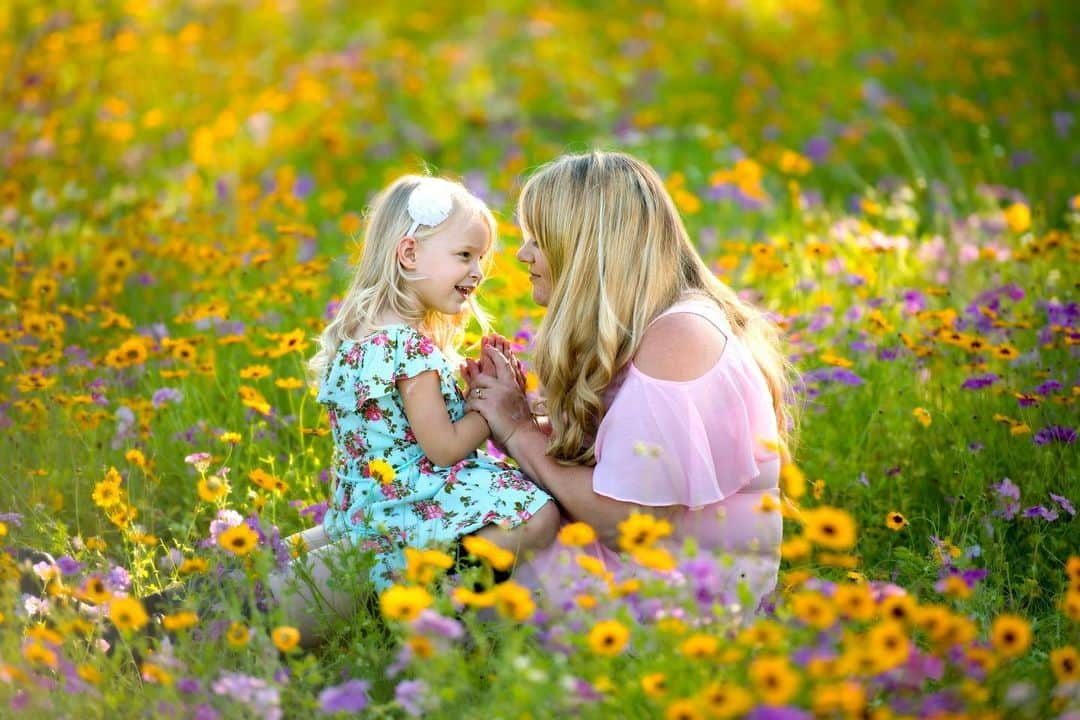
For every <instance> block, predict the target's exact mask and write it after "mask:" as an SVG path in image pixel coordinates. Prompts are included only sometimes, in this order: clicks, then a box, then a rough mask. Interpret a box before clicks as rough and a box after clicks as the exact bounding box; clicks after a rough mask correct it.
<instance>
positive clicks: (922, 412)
mask: <svg viewBox="0 0 1080 720" xmlns="http://www.w3.org/2000/svg"><path fill="white" fill-rule="evenodd" d="M911 414H912V415H913V416H914V417H915V419H916V420H918V421H919V424H920V425H922V426H923V427H930V424H931V423H932V422H933V421H934V420H933V418H931V417H930V411H929V410H927V409H926V408H921V407H917V408H915V409H914V410H912V411H911Z"/></svg>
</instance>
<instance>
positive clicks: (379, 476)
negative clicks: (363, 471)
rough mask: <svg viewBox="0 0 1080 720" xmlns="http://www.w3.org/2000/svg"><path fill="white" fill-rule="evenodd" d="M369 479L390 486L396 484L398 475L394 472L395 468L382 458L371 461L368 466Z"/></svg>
mask: <svg viewBox="0 0 1080 720" xmlns="http://www.w3.org/2000/svg"><path fill="white" fill-rule="evenodd" d="M367 472H368V477H370V478H372V479H374V480H377V481H378V482H379V483H380V484H382V485H389V484H390V483H392V482H394V477H395V476H396V473H395V472H394V466H393V465H391V464H390V463H388V462H386V461H385V460H383V459H382V458H375V459H374V460H369V461H368V464H367Z"/></svg>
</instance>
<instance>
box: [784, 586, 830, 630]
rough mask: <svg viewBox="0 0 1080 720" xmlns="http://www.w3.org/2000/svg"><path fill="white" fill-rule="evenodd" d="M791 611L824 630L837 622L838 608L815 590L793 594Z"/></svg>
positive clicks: (804, 620) (811, 624)
mask: <svg viewBox="0 0 1080 720" xmlns="http://www.w3.org/2000/svg"><path fill="white" fill-rule="evenodd" d="M791 611H792V612H793V613H795V617H797V618H799V619H800V620H802V621H803V622H804V623H806V624H807V625H809V626H810V627H813V628H817V629H818V630H824V629H826V628H828V627H832V625H833V623H835V622H836V608H835V607H834V606H833V604H832V603H831V602H829V600H828V598H826V597H825V596H824V595H822V594H821V593H819V592H816V591H813V590H804V591H802V592H797V593H795V594H794V595H792V596H791Z"/></svg>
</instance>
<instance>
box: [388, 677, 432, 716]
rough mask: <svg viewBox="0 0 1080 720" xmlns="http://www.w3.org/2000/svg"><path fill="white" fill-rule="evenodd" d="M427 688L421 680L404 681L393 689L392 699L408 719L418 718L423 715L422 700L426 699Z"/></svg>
mask: <svg viewBox="0 0 1080 720" xmlns="http://www.w3.org/2000/svg"><path fill="white" fill-rule="evenodd" d="M427 692H428V686H427V683H425V682H424V681H423V680H405V681H403V682H401V683H398V686H397V688H395V689H394V699H395V700H397V702H398V704H399V705H401V707H402V709H403V710H404V711H405V713H406V714H407V715H409V716H410V717H420V716H421V715H422V714H423V711H424V708H423V705H424V699H425V698H426V697H427Z"/></svg>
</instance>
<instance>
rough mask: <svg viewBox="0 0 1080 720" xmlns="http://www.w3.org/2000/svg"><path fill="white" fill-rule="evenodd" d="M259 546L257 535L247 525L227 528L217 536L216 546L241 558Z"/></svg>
mask: <svg viewBox="0 0 1080 720" xmlns="http://www.w3.org/2000/svg"><path fill="white" fill-rule="evenodd" d="M258 544H259V535H258V533H256V532H255V531H254V530H252V529H251V527H250V526H249V525H248V524H247V523H240V524H239V525H234V526H232V527H231V528H227V529H225V530H223V531H222V533H221V534H220V535H218V545H220V546H221V547H223V548H224V549H226V550H228V551H229V552H231V553H232V554H233V555H239V556H241V557H243V556H244V555H247V554H248V553H250V552H251V551H252V550H254V549H255V547H256V546H257V545H258Z"/></svg>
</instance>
